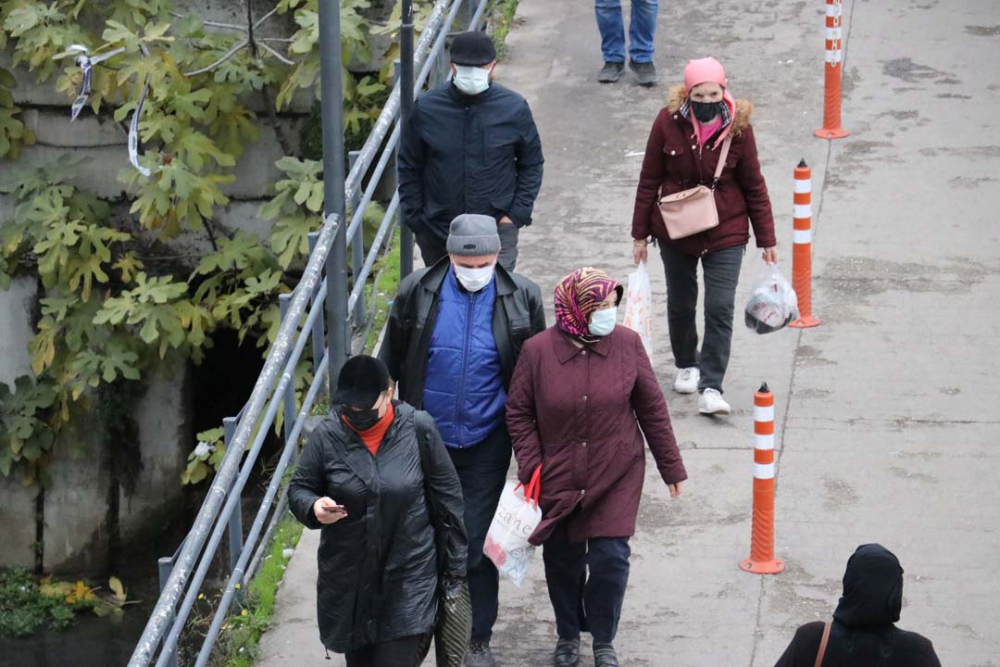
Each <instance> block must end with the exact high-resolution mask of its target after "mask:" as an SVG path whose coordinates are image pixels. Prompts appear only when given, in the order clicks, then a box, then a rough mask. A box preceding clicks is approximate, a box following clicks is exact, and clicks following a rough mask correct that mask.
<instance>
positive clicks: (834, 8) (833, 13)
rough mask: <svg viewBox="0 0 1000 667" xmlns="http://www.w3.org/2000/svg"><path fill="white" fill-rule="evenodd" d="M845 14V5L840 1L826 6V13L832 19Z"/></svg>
mask: <svg viewBox="0 0 1000 667" xmlns="http://www.w3.org/2000/svg"><path fill="white" fill-rule="evenodd" d="M843 14H844V6H843V5H842V4H840V3H837V4H833V5H827V6H826V15H827V16H829V17H830V18H832V19H833V18H837V17H838V16H842V15H843Z"/></svg>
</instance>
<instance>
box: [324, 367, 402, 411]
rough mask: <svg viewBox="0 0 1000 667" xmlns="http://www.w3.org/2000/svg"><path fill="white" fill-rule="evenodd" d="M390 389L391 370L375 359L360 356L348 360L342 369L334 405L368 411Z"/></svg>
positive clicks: (338, 378)
mask: <svg viewBox="0 0 1000 667" xmlns="http://www.w3.org/2000/svg"><path fill="white" fill-rule="evenodd" d="M388 388H389V369H388V368H386V366H385V364H384V363H382V361H381V360H379V359H376V358H375V357H369V356H367V355H364V354H359V355H358V356H356V357H351V358H350V359H348V360H347V362H346V363H345V364H344V367H343V368H341V369H340V375H338V376H337V391H336V392H335V393H334V396H333V404H334V405H349V406H350V407H352V408H361V409H363V410H367V409H368V408H370V407H372V406H373V405H375V401H377V400H378V396H379V394H381V393H382V392H383V391H385V390H386V389H388Z"/></svg>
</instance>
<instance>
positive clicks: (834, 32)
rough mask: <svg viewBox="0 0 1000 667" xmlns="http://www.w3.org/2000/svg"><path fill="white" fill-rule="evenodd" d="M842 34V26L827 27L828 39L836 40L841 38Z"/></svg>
mask: <svg viewBox="0 0 1000 667" xmlns="http://www.w3.org/2000/svg"><path fill="white" fill-rule="evenodd" d="M841 34H842V33H841V31H840V28H827V29H826V38H827V39H828V40H830V41H831V42H832V41H834V40H837V39H840V37H841Z"/></svg>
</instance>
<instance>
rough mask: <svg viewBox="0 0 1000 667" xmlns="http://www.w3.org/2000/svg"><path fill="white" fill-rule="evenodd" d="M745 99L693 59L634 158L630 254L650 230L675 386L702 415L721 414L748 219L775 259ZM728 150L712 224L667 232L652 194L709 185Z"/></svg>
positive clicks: (722, 74) (642, 249)
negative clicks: (637, 166) (637, 163)
mask: <svg viewBox="0 0 1000 667" xmlns="http://www.w3.org/2000/svg"><path fill="white" fill-rule="evenodd" d="M751 113H753V105H752V104H751V103H750V102H749V101H747V100H736V99H734V98H733V96H732V95H731V94H730V92H729V88H728V82H727V80H726V71H725V69H723V67H722V65H721V64H720V63H719V61H718V60H716V59H715V58H711V57H709V58H701V59H698V60H691V61H689V62H688V64H687V67H685V68H684V84H683V85H678V86H674V87H673V88H672V89H671V90H670V95H669V97H668V100H667V106H666V107H664V108H663V109H662V110H661V111H660V114H659V115H658V116H657V117H656V121H655V122H654V123H653V129H652V131H651V132H650V134H649V141H648V142H647V144H646V156H645V158H644V159H643V161H642V172H641V173H640V175H639V187H638V190H637V192H636V195H635V211H634V213H633V216H632V239H633V255H634V257H635V261H636V263H639V262H640V261H645V260H646V258H647V244H648V242H649V237H650V236H652V237H653V238H654V239H656V240H657V241H658V242H659V246H660V257H661V258H662V260H663V266H664V269H665V271H666V275H667V319H668V322H669V328H670V345H671V347H672V348H673V353H674V361H675V363H676V365H677V369H678V372H677V377H676V379H675V381H674V391H676V392H678V393H681V394H693V393H694V392H696V391H698V392H699V393H700V394H701V396H700V397H699V399H698V410H699V412H701V413H702V414H729V411H730V407H729V404H728V403H727V402H726V401H725V400H724V399H723V398H722V380H723V378H724V377H725V374H726V367H727V366H728V364H729V350H730V345H731V342H732V334H733V313H734V310H735V300H736V284H737V281H738V280H739V276H740V265H741V264H742V262H743V255H744V253H745V252H746V245H747V243H748V242H749V240H750V227H751V226H752V227H753V235H754V236H755V237H756V239H757V247H758V248H761V249H762V251H763V252H762V255H763V259H764V261H765V262H767V263H769V264H773V263H775V262H776V261H777V257H778V255H777V251H776V249H775V246H776V241H775V236H774V218H773V216H772V214H771V200H770V199H769V198H768V195H767V185H766V184H765V183H764V176H763V175H762V174H761V171H760V162H759V161H758V159H757V144H756V142H755V141H754V135H753V128H752V127H751V126H750V114H751ZM727 149H728V153H727V155H726V158H725V166H724V168H723V169H722V173H721V175H720V178H719V181H718V184H717V185H716V187H715V192H714V195H715V205H716V209H717V210H718V212H719V225H718V226H717V227H713V228H711V229H708V230H706V231H703V232H700V233H697V234H693V235H691V236H685V237H683V238H677V239H671V238H670V235H669V234H668V233H667V229H666V225H665V224H664V222H663V217H662V216H661V214H660V210H659V207H658V202H659V199H660V197H663V196H666V195H670V194H674V193H677V192H681V191H683V190H687V189H690V188H693V187H695V186H697V185H699V184H702V185H706V186H709V187H711V186H712V183H713V177H714V175H715V171H716V167H717V166H718V164H719V160H720V157H721V155H722V154H723V153H725V152H726V151H727ZM699 260H700V262H701V265H702V271H703V272H704V275H705V337H704V341H703V342H702V346H701V351H700V353H699V351H698V330H697V326H696V322H695V317H696V311H697V303H698V263H699Z"/></svg>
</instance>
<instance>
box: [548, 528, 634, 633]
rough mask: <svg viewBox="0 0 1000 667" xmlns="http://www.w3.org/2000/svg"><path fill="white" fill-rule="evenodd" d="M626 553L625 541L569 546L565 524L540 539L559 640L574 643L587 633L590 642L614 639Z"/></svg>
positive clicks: (594, 541) (608, 539)
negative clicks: (588, 633)
mask: <svg viewBox="0 0 1000 667" xmlns="http://www.w3.org/2000/svg"><path fill="white" fill-rule="evenodd" d="M631 553H632V550H631V549H630V548H629V545H628V538H627V537H598V538H594V539H590V540H586V541H585V542H580V543H577V544H570V542H569V540H568V539H567V538H566V522H565V521H563V522H562V523H560V524H559V526H557V527H556V529H555V532H553V533H552V535H551V536H550V537H549V539H547V540H546V541H545V546H544V548H543V550H542V560H543V561H544V562H545V583H546V584H547V585H548V588H549V599H550V600H552V609H553V610H554V611H555V614H556V631H557V632H558V633H559V638H560V639H577V638H578V637H579V636H580V633H581V632H590V634H591V635H592V636H593V637H594V641H595V642H600V643H607V644H610V643H611V642H613V641H614V639H615V633H617V632H618V619H619V618H621V613H622V602H623V601H624V599H625V588H626V586H627V585H628V570H629V556H630V555H631Z"/></svg>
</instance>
